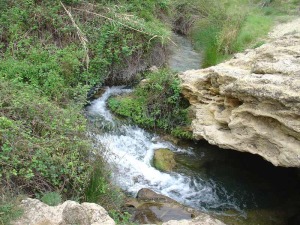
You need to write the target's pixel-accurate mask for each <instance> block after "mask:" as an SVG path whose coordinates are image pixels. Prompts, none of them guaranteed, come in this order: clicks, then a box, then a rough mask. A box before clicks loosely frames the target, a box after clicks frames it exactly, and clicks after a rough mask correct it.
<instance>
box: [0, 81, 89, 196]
mask: <svg viewBox="0 0 300 225" xmlns="http://www.w3.org/2000/svg"><path fill="white" fill-rule="evenodd" d="M0 98H1V99H2V101H1V105H0V118H1V119H0V158H1V160H0V168H1V173H0V177H1V179H2V181H3V182H4V184H5V186H8V187H14V186H15V185H17V186H18V188H20V189H23V190H27V191H28V193H31V194H34V193H35V192H37V193H41V192H47V191H52V190H62V191H63V192H64V193H65V194H68V195H69V194H71V195H75V196H80V195H82V192H83V190H84V189H85V186H86V183H87V182H88V179H89V173H90V172H89V171H90V166H89V164H88V163H87V159H88V151H89V148H90V147H91V146H90V144H89V143H88V141H86V136H85V123H86V122H85V118H84V117H83V116H82V115H81V114H80V106H77V107H76V106H74V105H70V106H68V107H67V108H60V107H58V106H57V105H56V104H54V103H51V102H49V101H48V99H47V98H44V97H41V96H40V94H39V93H38V92H36V91H34V90H32V88H31V87H30V86H27V85H23V84H15V83H12V82H8V81H5V80H3V79H1V82H0Z"/></svg>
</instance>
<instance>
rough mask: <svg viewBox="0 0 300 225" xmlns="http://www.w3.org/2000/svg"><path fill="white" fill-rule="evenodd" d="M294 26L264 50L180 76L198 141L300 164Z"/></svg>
mask: <svg viewBox="0 0 300 225" xmlns="http://www.w3.org/2000/svg"><path fill="white" fill-rule="evenodd" d="M292 24H296V26H289V24H286V25H280V27H281V28H280V27H279V31H280V32H278V28H277V30H276V29H275V31H273V32H272V33H271V35H270V39H269V41H268V43H267V44H264V45H262V46H261V47H259V48H256V49H251V50H246V51H245V52H244V53H239V54H236V55H235V56H234V58H233V59H231V60H229V61H227V62H225V63H222V64H219V65H217V66H214V67H210V68H207V69H202V70H190V71H186V72H184V73H183V74H181V75H180V77H181V79H182V93H183V94H184V96H185V97H186V98H187V99H188V100H189V102H190V104H191V108H192V111H193V112H194V116H195V118H194V119H193V121H192V125H191V127H192V130H193V134H194V137H195V139H203V138H204V139H206V140H207V141H208V142H209V143H211V144H214V145H218V146H219V147H221V148H226V149H234V150H238V151H242V152H250V153H253V154H258V155H260V156H262V157H263V158H265V159H266V160H268V161H270V162H271V163H272V164H274V165H275V166H283V167H300V33H299V31H300V20H299V19H298V20H297V21H296V22H295V21H293V23H292ZM282 27H284V28H290V29H285V30H284V29H282ZM283 31H284V32H283Z"/></svg>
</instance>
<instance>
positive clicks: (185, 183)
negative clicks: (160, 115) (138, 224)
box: [86, 36, 300, 225]
mask: <svg viewBox="0 0 300 225" xmlns="http://www.w3.org/2000/svg"><path fill="white" fill-rule="evenodd" d="M174 41H175V42H176V44H177V46H176V47H173V48H174V49H173V50H172V52H173V53H172V55H171V57H170V60H169V65H170V67H171V68H172V69H173V70H175V71H178V72H181V71H185V70H187V69H197V68H199V67H200V61H201V55H200V54H198V53H196V52H195V51H194V50H193V47H192V45H191V43H190V42H189V41H188V40H187V39H186V38H184V37H181V36H175V37H174ZM131 91H132V90H131V89H128V88H126V87H122V86H115V87H107V88H106V90H105V92H104V93H103V94H102V96H101V97H100V98H98V99H96V100H94V101H93V102H92V103H91V105H89V106H88V107H87V108H86V111H87V115H88V119H89V121H90V122H91V123H93V124H94V126H95V128H96V129H97V132H94V133H93V134H92V135H93V137H94V138H95V139H96V148H98V149H99V151H101V154H102V155H105V158H106V160H107V161H108V162H109V164H110V165H112V176H113V181H114V182H115V184H116V185H118V186H119V187H121V188H122V189H123V190H124V191H125V192H126V193H128V194H130V195H132V196H135V195H136V194H137V192H138V191H139V190H140V189H141V188H149V189H152V190H154V191H156V192H158V193H161V194H163V195H166V196H169V197H171V198H172V199H175V200H176V201H178V202H180V203H182V204H183V205H186V206H190V207H193V208H195V209H198V210H201V211H204V212H208V213H211V214H214V215H216V216H217V217H218V218H220V219H221V220H223V221H224V222H225V223H227V224H266V225H267V224H270V225H271V224H282V225H283V224H288V222H287V221H288V220H289V221H291V218H292V219H293V217H294V216H295V215H297V213H298V212H299V209H300V196H299V195H300V194H299V190H300V185H299V177H300V173H299V171H296V170H293V169H286V168H277V167H274V166H272V165H271V164H270V163H268V162H266V161H264V160H263V159H261V158H260V157H258V156H255V155H251V154H247V153H240V152H236V151H231V150H224V149H220V148H218V147H216V146H212V145H209V144H208V143H206V142H204V141H202V142H197V143H194V142H191V141H181V142H180V143H179V144H178V145H175V144H174V143H171V142H169V141H166V140H164V139H163V138H162V137H160V136H159V135H158V134H155V133H151V132H148V131H146V130H144V129H141V128H139V127H138V126H135V125H132V124H128V123H126V122H124V121H121V120H119V119H118V118H116V117H115V116H114V115H112V114H111V112H110V111H109V109H108V108H107V105H106V102H107V100H108V98H109V97H110V96H113V95H120V94H124V93H129V92H131ZM160 148H168V149H170V150H171V151H173V152H174V153H175V160H176V162H177V167H176V170H175V171H173V172H170V173H165V172H162V171H159V170H157V169H155V168H154V167H153V165H152V159H153V154H154V151H155V150H156V149H160ZM290 224H291V223H290Z"/></svg>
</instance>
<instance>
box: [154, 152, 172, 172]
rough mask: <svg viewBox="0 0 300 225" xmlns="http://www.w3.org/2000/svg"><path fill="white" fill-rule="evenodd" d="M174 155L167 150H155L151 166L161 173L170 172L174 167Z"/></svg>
mask: <svg viewBox="0 0 300 225" xmlns="http://www.w3.org/2000/svg"><path fill="white" fill-rule="evenodd" d="M174 157H175V154H174V152H172V151H171V150H169V149H167V148H161V149H157V150H156V151H155V152H154V158H153V164H154V167H155V168H156V169H158V170H161V171H166V172H170V171H172V170H173V169H174V168H175V166H176V162H175V159H174Z"/></svg>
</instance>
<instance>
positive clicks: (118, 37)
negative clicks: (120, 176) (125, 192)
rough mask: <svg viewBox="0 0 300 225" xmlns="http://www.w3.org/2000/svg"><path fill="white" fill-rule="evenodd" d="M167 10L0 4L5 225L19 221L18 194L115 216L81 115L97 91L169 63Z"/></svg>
mask: <svg viewBox="0 0 300 225" xmlns="http://www.w3.org/2000/svg"><path fill="white" fill-rule="evenodd" d="M137 8H138V9H140V10H136V9H137ZM165 10H166V5H165V3H164V1H146V2H141V1H130V2H127V1H126V0H123V1H118V3H117V4H116V2H115V1H102V0H97V1H84V0H64V1H59V0H51V1H50V0H49V1H37V0H27V1H22V0H13V1H9V0H3V1H0V24H1V26H0V99H1V101H0V171H1V172H0V179H1V180H0V182H1V189H0V192H1V193H0V224H8V223H9V222H8V221H9V220H10V219H11V218H14V217H15V216H16V213H13V214H12V213H11V212H12V210H13V208H14V204H13V203H14V198H15V197H14V196H16V194H20V193H22V194H26V195H29V196H33V197H40V198H41V199H42V200H43V201H45V202H47V203H49V204H55V203H59V202H60V201H61V197H60V196H62V198H63V200H64V199H66V198H71V199H76V200H79V201H81V200H88V201H94V202H98V203H100V204H102V205H104V206H106V208H108V209H114V210H118V207H120V205H121V203H120V201H121V199H120V198H121V193H120V192H119V191H118V190H117V189H116V188H114V187H113V186H112V185H111V184H110V181H109V172H108V171H106V169H105V162H104V160H103V159H101V158H100V159H99V160H96V161H97V163H95V161H94V160H90V150H91V149H92V144H91V141H90V140H89V139H88V137H87V136H86V125H87V124H86V119H85V117H84V116H83V113H82V109H83V106H84V105H85V104H86V96H87V92H88V90H89V89H90V88H91V87H93V86H94V85H96V84H98V85H101V84H104V83H106V84H113V83H121V82H123V83H124V82H127V83H128V82H131V80H133V79H134V75H135V74H136V72H137V71H140V70H143V69H145V68H146V67H147V66H148V65H153V64H156V63H157V64H158V65H161V64H162V63H163V59H161V58H160V57H158V55H163V52H162V53H161V54H157V53H159V51H164V47H163V45H164V44H165V43H166V42H167V39H168V37H169V34H170V30H169V29H167V28H166V26H164V25H163V24H162V23H161V22H160V20H159V18H157V17H156V16H155V15H162V13H164V11H165ZM157 12H160V13H157ZM129 72H130V73H129ZM113 203H115V204H113ZM13 211H15V212H17V210H15V209H14V210H13Z"/></svg>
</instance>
